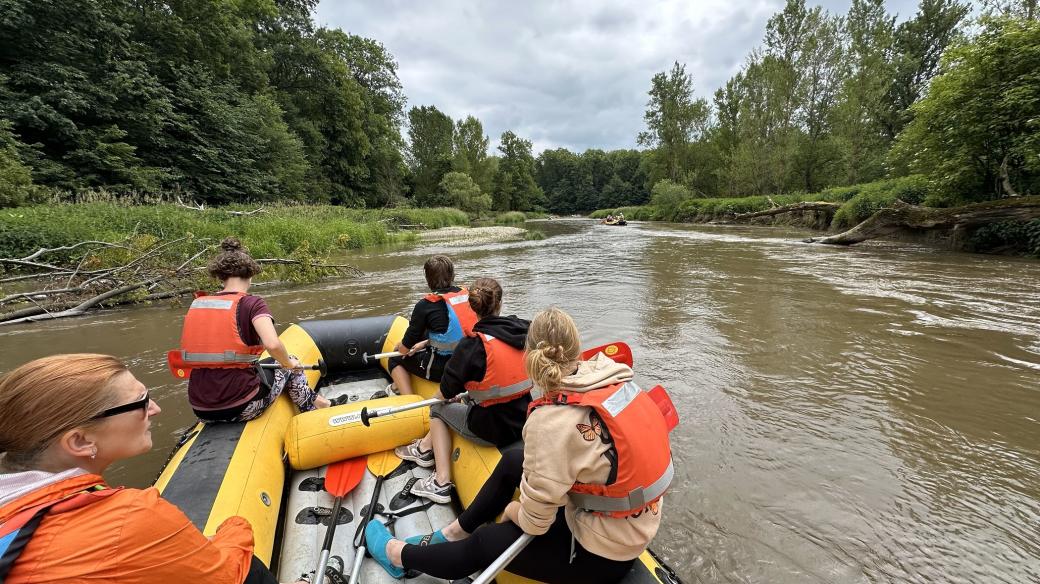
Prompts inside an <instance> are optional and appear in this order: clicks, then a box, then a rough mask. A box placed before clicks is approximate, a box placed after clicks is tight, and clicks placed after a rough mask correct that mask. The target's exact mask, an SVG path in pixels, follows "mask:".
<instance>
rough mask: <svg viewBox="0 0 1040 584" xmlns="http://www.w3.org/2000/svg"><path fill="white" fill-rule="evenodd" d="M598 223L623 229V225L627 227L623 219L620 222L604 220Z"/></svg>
mask: <svg viewBox="0 0 1040 584" xmlns="http://www.w3.org/2000/svg"><path fill="white" fill-rule="evenodd" d="M600 223H602V224H604V225H617V226H618V227H624V226H625V225H628V221H625V220H624V219H622V220H620V221H617V220H614V221H607V220H606V219H604V220H603V221H601V222H600Z"/></svg>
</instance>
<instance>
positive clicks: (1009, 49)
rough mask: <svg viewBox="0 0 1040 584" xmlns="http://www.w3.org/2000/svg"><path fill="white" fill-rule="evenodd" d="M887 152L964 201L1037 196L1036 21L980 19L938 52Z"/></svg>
mask: <svg viewBox="0 0 1040 584" xmlns="http://www.w3.org/2000/svg"><path fill="white" fill-rule="evenodd" d="M913 113H914V119H913V121H911V122H910V124H909V125H907V127H906V129H904V130H903V132H902V133H901V134H900V135H899V138H898V140H897V142H896V145H895V147H894V148H893V151H892V159H893V162H894V164H896V165H897V167H899V168H901V169H902V170H905V171H909V172H915V173H922V174H925V175H927V176H928V177H929V178H931V179H932V180H933V181H934V182H935V183H936V186H937V187H938V188H939V190H940V191H945V192H948V193H950V194H951V195H953V196H955V197H960V198H962V199H964V200H978V199H980V198H992V197H997V196H1001V195H1013V194H1038V193H1040V157H1038V156H1037V153H1038V152H1040V21H1037V20H1024V19H994V20H988V21H986V25H985V26H984V28H983V30H982V31H981V33H980V34H979V35H978V37H976V38H975V39H972V40H970V41H963V42H960V43H958V44H957V45H955V46H953V47H951V48H950V49H949V50H948V51H947V52H946V55H944V57H943V59H942V63H941V65H940V69H939V75H938V76H936V77H935V78H934V79H933V80H932V83H931V86H930V87H929V90H928V94H927V95H926V96H925V97H924V98H922V99H921V100H920V101H918V102H917V103H916V104H914V106H913Z"/></svg>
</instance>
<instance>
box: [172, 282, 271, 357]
mask: <svg viewBox="0 0 1040 584" xmlns="http://www.w3.org/2000/svg"><path fill="white" fill-rule="evenodd" d="M245 297H246V294H245V293H244V292H234V293H232V294H221V295H219V296H218V295H213V296H200V297H198V298H196V299H195V300H193V301H192V303H191V308H189V309H188V315H187V316H185V317H184V328H183V330H182V331H181V347H180V351H181V359H182V360H183V361H184V362H185V364H186V365H188V366H189V367H205V368H212V369H242V368H246V367H250V366H252V364H253V362H255V361H256V360H257V357H259V355H260V353H263V352H264V346H263V345H247V344H245V343H243V342H242V336H241V335H240V334H239V330H238V304H239V303H240V302H241V301H242V299H243V298H245Z"/></svg>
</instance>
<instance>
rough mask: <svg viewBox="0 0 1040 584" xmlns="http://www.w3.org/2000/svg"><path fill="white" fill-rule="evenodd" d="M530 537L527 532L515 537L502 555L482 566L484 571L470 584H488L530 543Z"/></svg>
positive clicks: (531, 537)
mask: <svg viewBox="0 0 1040 584" xmlns="http://www.w3.org/2000/svg"><path fill="white" fill-rule="evenodd" d="M532 539H534V536H533V535H531V534H529V533H524V534H522V535H520V537H518V538H516V541H514V542H513V543H512V544H511V545H510V546H509V547H507V548H506V551H504V552H502V555H500V556H498V559H496V560H495V561H494V562H491V565H490V566H488V567H487V568H484V571H483V572H481V573H480V575H479V576H477V579H476V580H474V581H473V582H472V584H489V583H490V582H491V581H492V580H494V579H495V576H498V573H499V572H501V571H502V570H504V569H505V567H506V566H508V565H509V562H512V561H513V559H514V558H516V557H517V556H518V555H520V552H522V551H524V548H525V547H527V544H529V543H531V540H532Z"/></svg>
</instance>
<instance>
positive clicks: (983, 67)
mask: <svg viewBox="0 0 1040 584" xmlns="http://www.w3.org/2000/svg"><path fill="white" fill-rule="evenodd" d="M316 4H317V0H251V1H249V2H239V1H231V0H172V1H149V0H0V206H4V207H14V206H19V205H26V204H29V205H31V204H40V203H56V202H77V201H80V200H86V199H90V197H91V196H92V193H94V192H96V191H97V190H102V191H105V192H107V193H115V194H119V195H123V194H125V195H128V196H130V197H132V200H139V201H145V202H147V201H149V200H152V199H150V197H158V198H161V199H163V200H167V201H172V200H177V201H181V200H184V201H190V202H192V203H193V204H200V203H202V204H210V205H214V204H215V205H222V204H243V203H261V204H262V203H265V202H285V203H303V204H332V205H341V206H346V207H354V208H362V207H363V208H389V207H400V206H414V207H444V206H447V207H455V208H459V209H462V210H464V211H467V212H469V213H470V214H471V215H481V214H486V213H489V212H503V211H517V210H519V211H548V212H552V213H559V214H565V213H567V214H569V213H588V212H591V211H593V210H595V209H605V208H616V207H623V206H633V205H644V204H647V203H655V204H660V206H662V208H669V209H679V208H680V207H681V206H682V205H683V203H684V202H686V203H687V206H689V205H690V204H694V205H696V204H697V203H689V201H693V200H696V199H717V198H727V199H728V198H746V197H751V196H765V197H774V196H792V195H798V194H802V195H805V196H808V195H810V194H814V193H819V192H822V191H826V190H828V189H835V188H843V187H849V188H855V189H859V190H862V189H861V188H860V187H857V185H860V186H862V185H869V184H873V183H875V182H876V181H883V180H901V179H908V180H911V181H912V182H915V184H917V182H921V181H923V183H922V184H924V187H923V188H924V189H925V191H926V192H925V194H924V195H922V196H921V197H919V200H918V201H916V202H917V203H921V204H924V205H928V206H934V207H949V206H955V205H960V204H965V203H971V202H978V201H985V200H991V199H999V198H1003V197H1016V196H1023V195H1035V194H1038V193H1040V155H1038V153H1040V127H1038V126H1040V14H1038V10H1037V6H1036V0H987V1H986V2H984V3H982V4H979V5H975V6H972V5H969V4H967V3H964V2H961V1H959V0H921V2H920V4H919V6H918V9H917V12H916V13H915V14H913V15H910V16H908V17H903V18H897V15H894V14H890V13H888V12H887V11H886V8H885V5H884V2H883V1H882V0H852V2H851V5H850V7H849V9H848V12H846V13H844V14H832V13H829V12H827V11H825V10H823V9H822V8H820V7H818V6H809V5H808V4H807V3H806V2H805V0H788V1H787V3H786V5H785V6H784V7H783V10H781V11H780V12H778V13H776V14H775V15H773V17H772V18H770V19H769V21H768V23H767V25H766V28H765V31H764V35H763V37H762V40H761V43H760V45H759V46H758V47H757V48H755V49H754V50H753V51H751V53H750V54H749V55H747V57H746V60H745V62H744V64H743V66H742V67H741V69H740V70H739V71H738V72H737V73H736V74H735V75H733V77H732V78H730V79H729V80H728V81H726V83H725V84H724V85H723V86H722V87H718V88H700V87H696V86H695V80H694V79H693V77H692V75H691V74H690V73H689V72H688V70H687V66H686V65H685V64H684V62H683V59H682V58H677V59H676V61H675V63H674V65H673V66H672V67H671V68H670V69H667V70H665V71H661V72H659V73H657V74H655V75H653V77H652V78H651V79H650V80H649V87H648V94H647V95H648V99H647V106H646V111H645V115H644V122H645V129H644V131H642V132H641V133H640V134H639V135H638V136H637V137H636V140H637V143H638V145H639V146H640V149H633V150H613V151H603V150H598V149H590V150H586V151H585V152H580V153H579V152H571V151H569V150H566V149H554V150H546V151H543V152H541V153H539V154H538V155H537V156H535V155H534V153H533V152H532V143H531V141H529V140H527V139H525V138H524V137H522V136H518V135H517V134H515V133H514V132H511V131H506V132H504V133H503V134H502V135H501V136H500V138H499V146H498V147H497V149H496V150H495V151H490V148H489V145H490V143H491V140H490V138H489V136H487V135H486V134H485V132H484V128H483V125H482V123H481V121H480V120H479V119H478V118H476V117H474V116H465V117H464V118H462V119H458V120H453V119H452V118H451V117H450V116H448V115H447V114H445V113H443V112H442V111H441V110H439V109H438V108H437V107H436V105H435V104H422V105H415V106H411V107H409V106H408V100H407V97H406V95H405V93H404V88H403V87H402V85H401V82H400V80H399V79H398V76H397V67H398V64H397V62H396V61H395V59H394V57H393V55H391V54H390V52H389V51H388V50H387V49H386V47H384V46H383V45H382V44H381V43H380V42H379V41H378V40H377V39H368V38H363V37H360V36H356V35H352V34H349V33H346V32H344V31H342V30H338V29H329V28H322V27H319V26H317V25H316V24H315V22H314V19H313V12H314V9H315V7H316ZM699 95H704V96H707V95H711V98H710V99H709V98H707V97H698V96H699ZM809 198H812V197H809ZM659 215H660V214H659ZM658 218H670V217H668V216H667V214H666V215H665V216H659V217H658Z"/></svg>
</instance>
